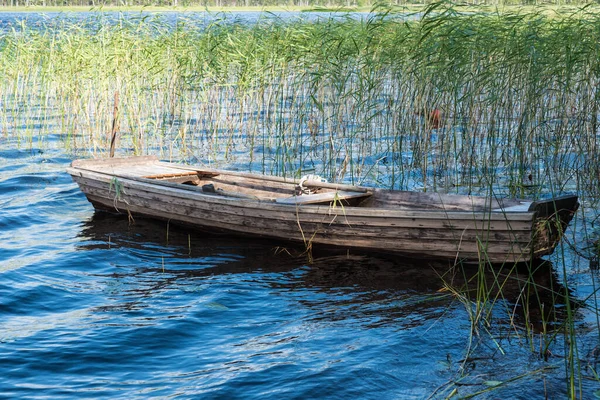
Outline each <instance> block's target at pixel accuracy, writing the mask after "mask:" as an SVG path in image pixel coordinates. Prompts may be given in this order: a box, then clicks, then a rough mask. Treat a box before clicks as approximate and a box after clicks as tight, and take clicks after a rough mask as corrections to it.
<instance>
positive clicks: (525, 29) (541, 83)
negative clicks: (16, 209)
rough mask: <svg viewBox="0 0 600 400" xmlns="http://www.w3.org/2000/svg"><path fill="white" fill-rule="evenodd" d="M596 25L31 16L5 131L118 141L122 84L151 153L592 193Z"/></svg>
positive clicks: (519, 191)
mask: <svg viewBox="0 0 600 400" xmlns="http://www.w3.org/2000/svg"><path fill="white" fill-rule="evenodd" d="M436 7H437V8H436ZM599 18H600V17H598V16H597V15H596V14H594V13H589V14H588V13H587V12H586V11H585V10H581V11H579V12H576V13H574V14H567V15H554V16H552V17H549V16H546V15H544V14H538V13H523V14H519V13H514V14H513V13H508V14H487V13H481V14H478V13H475V14H465V15H461V14H458V13H456V12H455V11H454V10H453V9H452V8H445V6H443V5H439V4H438V5H436V6H432V8H431V9H430V10H429V12H428V13H426V14H425V15H424V16H423V17H422V18H420V19H415V18H414V17H412V16H406V15H402V16H397V15H390V14H388V13H386V12H383V13H374V14H370V15H369V16H367V17H365V18H364V19H362V20H356V19H353V18H346V19H344V18H341V19H340V18H331V19H329V20H321V21H318V22H312V23H308V22H305V21H302V20H294V21H287V22H283V21H278V20H276V19H274V18H265V19H264V20H262V21H259V22H258V23H256V24H253V25H250V26H249V25H247V24H244V23H240V22H237V21H236V20H234V19H231V18H227V17H224V18H223V19H219V20H216V21H213V22H211V23H209V24H198V23H193V24H192V23H187V22H186V21H185V20H180V22H179V23H178V24H177V25H176V26H174V27H172V26H169V25H168V24H166V23H164V21H162V20H161V19H160V18H159V17H154V18H153V17H147V16H146V17H140V18H120V19H118V20H116V21H114V20H112V21H108V20H104V19H103V16H102V15H99V16H98V17H97V18H95V19H94V20H91V21H86V22H82V23H78V24H68V23H64V22H63V23H60V24H53V23H50V22H49V23H48V24H47V25H45V26H28V25H26V24H25V23H21V24H20V25H19V26H15V27H13V28H12V29H11V30H10V31H5V32H3V33H2V34H1V36H0V68H1V70H2V71H3V74H2V75H1V76H0V104H1V106H0V123H1V126H2V134H3V135H4V136H11V137H18V138H19V139H20V140H27V139H28V138H31V137H32V136H34V135H38V136H40V137H44V136H45V135H47V134H49V133H58V134H60V135H61V136H62V137H64V138H65V144H66V145H67V146H69V147H70V148H73V149H77V150H86V151H90V152H102V151H105V150H107V149H108V132H109V131H110V124H111V121H112V114H113V99H114V94H115V92H119V94H120V99H121V100H120V107H119V120H120V134H121V138H122V141H121V146H122V149H127V150H124V151H131V152H133V153H137V154H141V153H147V152H156V151H161V152H162V154H163V155H166V156H167V157H173V158H183V159H192V160H195V159H198V160H200V161H203V162H207V163H218V164H223V163H226V162H227V163H243V164H245V165H247V166H249V167H250V168H253V169H261V170H263V171H264V172H269V173H277V174H288V175H293V174H296V175H297V174H300V173H301V171H302V170H304V169H315V170H317V171H318V172H319V173H321V174H323V175H325V176H327V177H328V178H329V179H333V180H344V181H347V182H365V181H366V182H371V183H376V184H378V185H382V186H388V187H393V188H402V189H406V188H415V187H417V188H423V189H424V190H428V189H433V190H446V191H461V192H477V191H481V190H482V189H483V190H488V189H489V188H490V187H493V188H494V189H498V190H503V189H504V188H508V189H509V191H510V193H509V194H513V195H523V194H525V192H526V191H529V192H533V195H534V196H535V195H536V194H537V193H538V192H541V191H544V190H545V191H547V190H551V191H553V192H559V191H563V190H568V189H570V190H575V189H579V190H580V191H581V192H582V193H585V194H587V195H589V197H593V198H595V197H597V193H598V190H599V187H598V179H590V178H592V177H598V176H599V175H598V174H599V172H600V165H599V160H600V158H599V157H598V148H597V131H598V129H597V125H598V120H597V115H598V107H599V103H600V94H599V93H598V90H597V87H598V80H599V77H600V61H599V59H598V57H597V54H598V43H600V40H599V39H600V29H599V28H598V26H600V21H599ZM528 194H529V195H531V194H532V193H528Z"/></svg>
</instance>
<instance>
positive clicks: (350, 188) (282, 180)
mask: <svg viewBox="0 0 600 400" xmlns="http://www.w3.org/2000/svg"><path fill="white" fill-rule="evenodd" d="M168 165H169V167H172V168H178V169H183V170H187V171H196V172H198V173H199V174H207V175H211V174H212V175H214V174H223V175H231V176H239V177H243V178H254V179H262V180H264V181H269V182H280V183H289V184H296V185H297V184H298V181H297V180H296V179H288V178H282V177H279V176H272V175H257V174H251V173H247V172H237V171H222V170H215V169H211V168H194V167H189V166H187V165H181V164H168ZM302 184H303V185H304V186H306V187H320V188H324V189H335V190H347V191H352V192H361V193H368V192H370V191H372V190H373V189H371V188H367V187H364V186H354V185H344V184H341V183H329V182H319V181H304V182H303V183H302Z"/></svg>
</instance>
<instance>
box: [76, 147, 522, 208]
mask: <svg viewBox="0 0 600 400" xmlns="http://www.w3.org/2000/svg"><path fill="white" fill-rule="evenodd" d="M142 158H144V159H146V158H145V157H142ZM113 160H114V161H116V160H117V159H113ZM124 160H129V159H124ZM73 166H74V167H76V168H82V169H86V170H91V171H94V172H100V173H106V174H110V175H113V176H117V177H123V178H129V179H134V180H138V181H144V182H147V183H149V182H152V183H158V182H160V184H161V185H163V186H168V187H177V188H180V189H186V190H192V191H195V192H202V193H204V194H207V195H214V196H226V197H230V198H241V199H249V200H254V201H263V202H271V203H277V204H291V205H331V206H335V205H337V204H339V205H343V206H348V207H369V208H384V209H407V210H410V209H412V210H426V209H430V210H444V211H469V212H473V211H482V212H490V211H491V212H506V211H519V212H527V211H528V210H529V209H530V207H531V204H532V203H531V202H528V201H520V200H512V199H500V198H498V199H496V198H488V197H478V196H459V195H448V194H440V193H424V192H409V191H398V190H386V189H377V188H370V187H364V186H353V185H345V184H337V183H328V182H324V181H321V180H314V179H308V180H305V179H300V180H297V179H291V178H287V179H286V178H282V177H277V176H265V175H259V174H252V173H243V172H237V171H223V170H214V169H205V168H195V167H192V166H188V165H180V164H172V163H168V162H161V161H158V160H157V159H155V158H148V159H147V160H145V162H139V163H132V162H122V163H119V162H113V163H110V159H109V160H78V161H77V162H74V164H73Z"/></svg>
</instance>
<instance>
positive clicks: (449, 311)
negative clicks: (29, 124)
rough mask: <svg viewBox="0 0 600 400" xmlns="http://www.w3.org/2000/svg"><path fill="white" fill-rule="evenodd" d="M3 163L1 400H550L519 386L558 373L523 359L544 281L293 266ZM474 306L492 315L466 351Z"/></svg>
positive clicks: (464, 269) (375, 266) (41, 159)
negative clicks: (131, 215) (449, 390)
mask: <svg viewBox="0 0 600 400" xmlns="http://www.w3.org/2000/svg"><path fill="white" fill-rule="evenodd" d="M9 153H10V152H7V151H4V152H1V151H0V171H2V172H3V174H2V176H0V225H1V227H2V231H1V232H0V237H1V239H2V240H1V241H0V246H1V251H0V276H1V277H2V280H0V321H2V323H0V368H1V369H2V371H3V379H1V380H0V393H2V396H5V397H13V398H19V397H23V398H31V397H35V396H44V397H52V398H56V397H69V398H72V397H82V396H91V397H95V398H98V397H121V398H123V397H126V398H131V397H134V398H135V397H141V398H147V397H151V396H154V397H172V396H177V395H182V396H184V397H192V398H194V397H199V398H206V397H209V398H244V399H252V398H260V399H264V398H315V397H319V398H373V399H381V398H402V399H404V398H409V399H411V398H412V399H423V398H427V397H428V396H430V395H431V394H432V393H433V392H434V391H435V389H436V388H439V387H445V386H444V385H446V384H447V383H448V382H452V381H453V380H457V376H458V378H460V382H464V377H465V376H466V377H467V378H468V379H469V381H468V383H469V385H465V386H461V387H459V389H460V394H461V395H466V394H468V393H473V392H475V391H478V390H481V389H485V388H486V387H488V386H486V384H485V382H486V381H506V380H509V379H511V378H514V377H515V376H519V375H522V374H529V376H530V378H529V380H527V381H522V380H521V381H515V383H513V384H512V385H506V386H504V387H501V388H497V389H495V390H494V391H493V392H492V393H493V394H494V396H497V397H498V398H516V397H518V396H523V393H526V394H527V396H528V397H530V398H540V399H542V398H544V393H545V389H544V388H546V387H549V388H551V389H552V391H553V392H554V393H556V395H557V396H559V397H565V396H566V394H565V386H564V375H563V373H562V369H561V368H556V369H554V370H552V371H551V372H550V371H549V372H545V374H544V376H541V375H539V374H533V373H532V371H535V370H538V369H539V368H543V367H547V366H549V365H550V366H554V365H556V364H557V362H558V363H562V358H560V357H562V354H561V346H560V343H557V344H558V345H557V346H554V348H553V351H554V352H555V353H556V354H558V355H557V356H555V357H552V356H549V357H548V359H547V360H545V359H543V358H541V357H539V356H536V352H537V348H538V347H539V343H538V342H539V339H538V337H551V336H552V335H545V336H544V335H543V334H542V333H543V332H544V326H546V328H545V329H546V330H551V329H552V328H554V327H560V326H561V324H562V323H563V322H564V319H563V313H564V309H565V308H566V307H565V302H564V300H563V297H562V294H563V292H564V290H565V289H564V287H563V286H561V285H560V282H559V281H558V280H557V279H556V276H555V274H554V273H553V272H552V270H553V268H552V267H551V266H550V265H545V266H544V265H537V266H534V269H535V271H536V272H535V273H534V274H530V273H529V272H528V271H529V270H528V269H527V268H526V267H520V268H519V269H517V270H515V271H513V270H511V269H509V268H504V269H500V270H498V269H495V270H492V269H489V268H487V267H486V268H485V269H484V270H483V272H484V273H483V274H480V273H479V272H480V270H479V268H478V266H476V265H466V266H459V267H457V268H454V269H452V268H450V267H449V265H446V264H443V263H439V262H432V261H427V260H408V259H402V258H398V257H389V256H382V255H369V254H358V253H340V252H339V251H338V252H333V251H330V250H324V251H320V252H315V253H314V254H313V262H312V263H309V262H308V258H307V257H306V255H305V254H303V249H302V248H301V247H286V248H285V249H284V248H282V247H278V246H280V244H279V243H274V242H272V241H269V240H252V239H239V238H232V237H228V236H218V235H213V234H207V233H201V232H192V231H186V230H183V229H180V228H177V227H175V226H169V227H167V224H166V223H164V222H157V221H152V220H145V219H142V218H136V219H135V223H134V224H133V225H130V224H129V222H128V220H127V218H123V217H116V216H112V215H110V214H106V213H94V211H93V209H92V207H91V205H90V204H89V203H88V202H87V200H86V199H85V196H83V194H82V193H81V192H80V191H79V190H78V189H77V186H76V185H75V184H74V183H73V182H72V181H71V179H70V177H69V176H68V175H67V174H66V173H64V167H65V166H66V165H67V162H66V161H65V160H63V159H62V155H61V154H62V153H59V154H54V156H55V157H52V154H48V153H46V154H41V153H35V154H34V155H30V156H28V157H30V158H27V157H21V156H18V157H16V156H14V157H12V156H10V154H9ZM48 160H50V162H49V163H48ZM31 194H35V195H33V196H32V195H31ZM530 281H535V285H533V284H530V283H529V284H528V282H530ZM498 287H501V288H502V289H501V290H498ZM480 288H486V293H489V297H490V299H489V300H488V301H487V303H485V304H483V303H481V302H478V299H480V298H481V291H480V290H478V289H480ZM482 304H483V306H482ZM478 305H479V307H480V308H483V309H484V311H486V310H488V309H489V310H491V311H492V312H491V314H490V315H489V316H488V315H487V314H485V318H483V320H482V322H481V321H480V322H479V323H478V324H476V326H475V328H477V329H479V334H478V335H474V336H471V333H472V329H473V323H472V322H471V319H470V318H471V317H470V314H469V311H468V310H477V309H478ZM542 316H543V317H542ZM529 326H533V329H534V330H533V332H534V334H533V335H529V333H528V332H529V330H528V329H526V327H529ZM531 337H534V339H533V340H532V339H531ZM470 338H472V339H470ZM515 339H516V340H515ZM528 340H532V345H531V347H535V350H532V351H530V350H529V348H528V345H527V344H525V345H524V344H523V343H524V342H525V343H526V342H527V341H528ZM499 349H501V350H502V351H500V350H499ZM587 350H588V349H584V351H583V352H582V354H587V353H588V352H589V353H590V354H594V353H593V351H592V349H589V351H587ZM532 354H533V355H534V356H532ZM591 365H593V364H591ZM590 382H593V381H590ZM457 387H458V386H457ZM438 393H442V391H439V392H438ZM434 397H435V396H434ZM441 397H442V398H443V396H441Z"/></svg>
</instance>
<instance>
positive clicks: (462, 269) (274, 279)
mask: <svg viewBox="0 0 600 400" xmlns="http://www.w3.org/2000/svg"><path fill="white" fill-rule="evenodd" d="M80 236H81V238H82V239H83V240H82V241H81V245H80V249H81V250H86V251H97V252H100V253H101V254H104V255H97V256H95V257H101V258H102V257H108V258H109V259H110V260H111V264H112V265H114V267H115V268H114V269H112V270H111V271H110V275H111V276H112V277H114V278H115V279H117V278H119V279H123V278H127V279H130V280H133V281H135V280H136V279H139V281H138V283H139V284H137V285H135V284H134V285H132V286H131V287H130V289H131V290H132V291H135V292H136V293H139V292H140V291H142V292H147V294H148V295H149V296H151V295H152V294H153V292H156V291H161V290H164V289H165V288H167V287H172V286H177V285H186V284H187V283H189V282H190V280H194V282H204V283H208V282H210V281H214V279H215V277H219V276H226V277H228V281H231V279H230V277H231V276H235V275H236V274H239V282H237V283H238V284H239V285H246V286H260V287H265V288H267V290H268V291H277V292H286V293H290V292H293V293H296V297H297V298H296V301H298V303H299V304H301V305H302V306H304V307H309V308H310V307H315V308H318V309H319V310H320V311H319V313H318V315H315V316H314V318H316V319H327V318H330V319H332V320H337V319H340V318H357V319H359V320H361V321H364V322H365V325H368V326H369V325H379V324H389V323H394V324H397V325H399V326H401V327H404V328H408V327H410V326H413V325H415V324H417V325H420V324H423V323H425V321H428V320H431V319H437V318H440V317H441V316H442V315H444V314H445V313H446V312H447V311H448V309H449V308H462V307H463V306H467V307H471V306H473V305H475V306H477V305H478V306H479V307H480V308H486V309H487V310H489V311H491V310H493V311H494V315H495V317H494V322H495V323H498V324H500V325H504V326H505V327H506V328H507V329H509V330H513V329H514V328H515V327H516V328H518V329H519V328H523V329H526V327H529V328H533V330H534V331H540V332H542V331H548V330H552V327H553V326H554V325H555V324H558V325H560V323H561V320H562V319H563V315H562V313H564V309H565V307H564V305H565V298H566V297H565V288H564V286H563V285H562V284H561V283H560V282H559V280H558V279H557V276H556V274H555V272H554V270H553V268H552V265H551V264H550V263H549V262H546V261H538V262H535V263H534V264H519V265H510V266H508V267H507V266H505V267H503V268H500V267H498V266H493V267H492V266H490V265H483V266H482V265H477V264H465V265H455V266H452V265H451V264H450V263H449V262H446V261H438V260H436V261H431V260H411V259H405V258H400V257H398V256H391V255H390V256H385V255H380V254H374V255H371V254H349V253H340V252H339V250H335V249H329V250H327V252H326V253H324V252H316V253H313V254H312V257H311V260H310V262H309V260H308V258H307V256H306V254H305V252H303V249H302V248H300V247H287V248H281V247H273V245H272V243H271V242H270V241H269V240H267V239H265V240H257V239H244V240H239V239H238V238H235V237H231V236H226V235H223V236H218V235H215V234H214V233H210V234H203V233H202V232H198V231H187V230H185V229H182V228H179V227H176V226H169V224H168V223H164V222H160V221H155V220H151V219H144V218H136V219H135V221H134V223H130V222H128V221H127V220H126V219H123V218H122V217H119V216H113V215H111V214H109V213H104V212H97V213H95V214H94V216H93V218H92V219H91V220H90V221H88V222H87V223H86V224H85V225H84V227H83V230H82V232H81V235H80ZM336 251H338V252H337V253H336ZM111 252H113V253H111ZM111 254H113V255H111ZM186 282H187V283H186ZM325 303H326V304H327V307H323V305H324V304H325ZM477 303H479V304H477ZM573 305H575V304H573Z"/></svg>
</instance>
